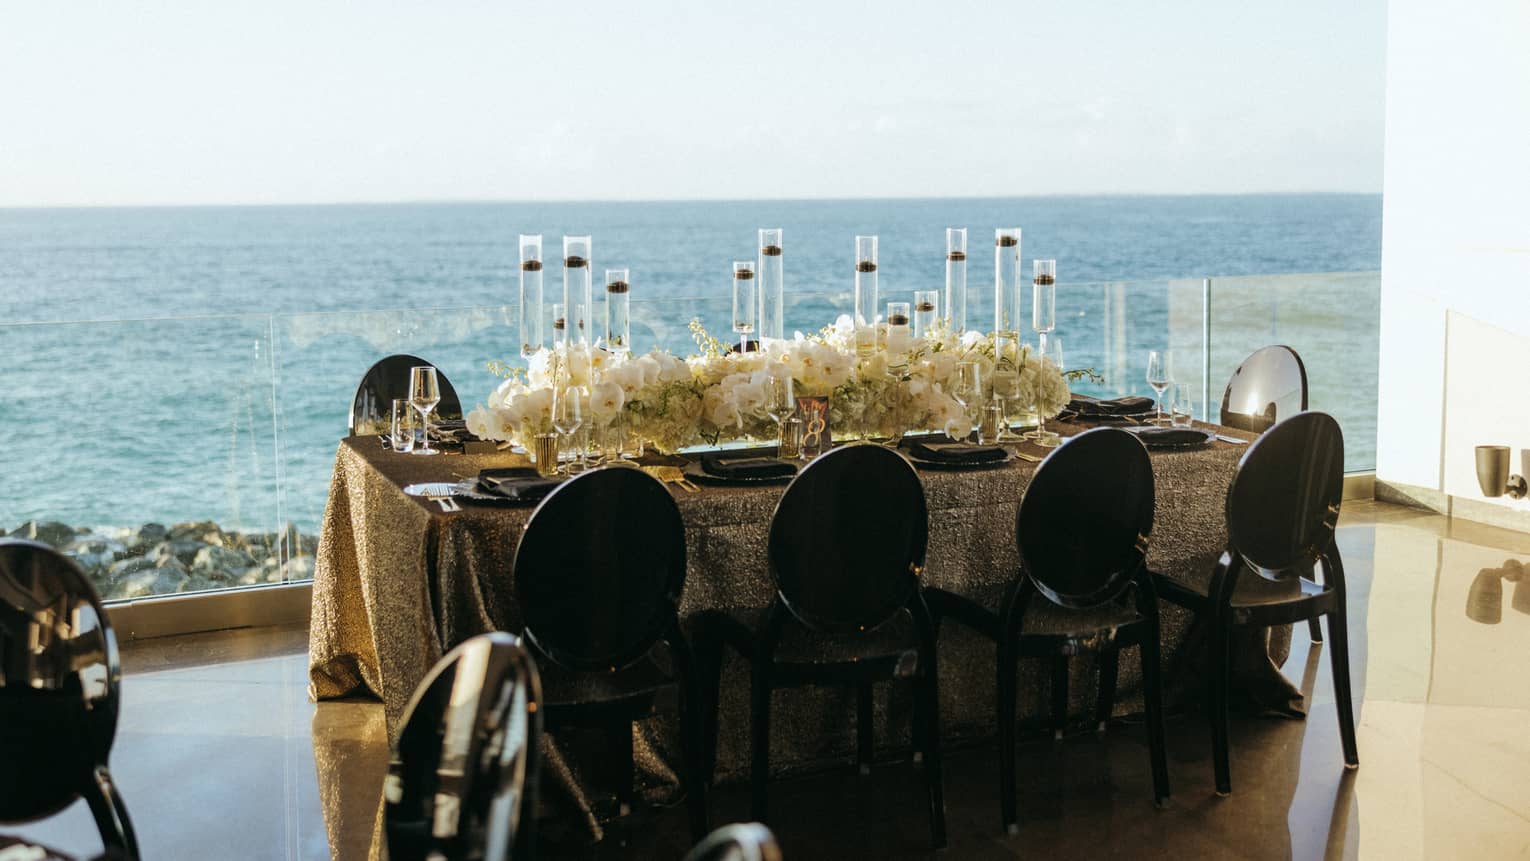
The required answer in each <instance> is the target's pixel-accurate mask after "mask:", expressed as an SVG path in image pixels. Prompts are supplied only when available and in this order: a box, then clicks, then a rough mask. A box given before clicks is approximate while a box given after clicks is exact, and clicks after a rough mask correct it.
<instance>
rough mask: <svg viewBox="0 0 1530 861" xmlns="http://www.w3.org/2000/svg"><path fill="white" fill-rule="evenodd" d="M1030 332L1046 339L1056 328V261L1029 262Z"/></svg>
mask: <svg viewBox="0 0 1530 861" xmlns="http://www.w3.org/2000/svg"><path fill="white" fill-rule="evenodd" d="M1031 271H1032V272H1033V273H1034V274H1033V275H1032V276H1031V331H1033V332H1035V333H1036V334H1038V335H1040V336H1042V337H1043V338H1045V337H1046V334H1047V333H1048V332H1050V331H1052V330H1053V329H1056V328H1057V261H1056V260H1033V261H1031Z"/></svg>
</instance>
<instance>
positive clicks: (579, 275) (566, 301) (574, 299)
mask: <svg viewBox="0 0 1530 861" xmlns="http://www.w3.org/2000/svg"><path fill="white" fill-rule="evenodd" d="M591 244H592V243H591V241H590V237H588V236H565V237H563V307H564V308H566V309H568V310H570V311H575V312H577V313H576V314H575V316H574V318H573V319H572V320H571V321H569V322H570V323H572V324H573V325H571V326H570V327H569V331H570V332H574V331H576V330H577V332H578V340H579V343H581V344H588V343H589V332H590V328H589V326H588V325H587V324H588V321H587V320H586V319H585V316H584V315H585V314H588V313H589V309H590V308H591V307H593V306H594V304H595V296H594V290H593V283H592V282H593V276H592V274H591V270H590V250H591Z"/></svg>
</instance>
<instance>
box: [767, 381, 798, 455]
mask: <svg viewBox="0 0 1530 861" xmlns="http://www.w3.org/2000/svg"><path fill="white" fill-rule="evenodd" d="M796 411H797V398H796V395H795V393H794V392H793V391H792V378H791V377H790V376H787V375H785V374H772V375H770V376H768V377H766V378H765V415H767V416H770V418H771V420H772V421H774V422H775V423H776V455H777V456H778V457H779V456H780V454H781V447H782V445H783V440H784V439H785V434H786V420H787V419H788V418H790V417H791V415H792V414H793V413H795V412H796Z"/></svg>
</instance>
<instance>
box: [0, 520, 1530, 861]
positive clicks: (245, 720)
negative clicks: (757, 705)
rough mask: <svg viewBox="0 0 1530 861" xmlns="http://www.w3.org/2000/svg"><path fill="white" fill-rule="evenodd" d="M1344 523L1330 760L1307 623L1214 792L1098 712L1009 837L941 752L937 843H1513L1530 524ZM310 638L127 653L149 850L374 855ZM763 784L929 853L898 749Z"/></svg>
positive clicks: (779, 813)
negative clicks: (941, 826)
mask: <svg viewBox="0 0 1530 861" xmlns="http://www.w3.org/2000/svg"><path fill="white" fill-rule="evenodd" d="M1340 540H1341V543H1342V549H1343V553H1344V555H1345V561H1346V569H1347V571H1348V573H1349V577H1350V612H1351V624H1352V626H1353V631H1352V634H1351V637H1352V641H1353V655H1352V659H1353V665H1354V668H1355V689H1356V692H1357V695H1358V697H1359V699H1358V702H1357V707H1358V708H1359V712H1360V713H1359V715H1358V718H1359V722H1360V756H1361V762H1362V766H1361V768H1360V769H1359V770H1358V771H1355V772H1346V771H1345V770H1344V768H1343V767H1342V764H1341V762H1342V760H1341V757H1340V752H1339V742H1338V733H1337V724H1336V720H1335V717H1334V709H1333V698H1332V695H1331V687H1330V684H1329V673H1328V661H1327V655H1326V654H1324V653H1323V651H1322V650H1321V648H1319V649H1316V650H1311V649H1309V648H1308V646H1307V643H1306V636H1305V635H1304V634H1301V633H1300V632H1299V634H1298V636H1297V638H1296V640H1297V647H1296V650H1295V651H1294V653H1293V654H1292V656H1291V659H1290V661H1289V662H1288V663H1287V665H1286V667H1285V670H1286V672H1287V674H1288V675H1289V676H1290V677H1291V678H1292V679H1293V681H1298V682H1301V683H1302V684H1303V685H1304V687H1305V689H1306V690H1309V691H1310V692H1311V696H1310V699H1309V710H1310V715H1309V717H1308V719H1307V720H1306V721H1305V722H1300V721H1285V720H1270V719H1254V718H1242V719H1235V721H1234V724H1233V745H1234V746H1233V780H1234V790H1235V792H1234V795H1233V796H1232V797H1231V798H1226V799H1220V798H1217V797H1216V796H1215V795H1214V794H1213V792H1212V786H1211V767H1210V762H1209V754H1208V744H1209V742H1208V739H1207V730H1206V725H1205V722H1204V721H1203V720H1202V719H1201V718H1200V717H1199V716H1198V715H1193V716H1188V717H1184V718H1181V719H1177V720H1174V721H1172V722H1171V723H1170V725H1169V751H1170V765H1169V767H1170V773H1171V777H1172V779H1173V781H1174V799H1173V801H1172V803H1171V805H1170V807H1169V808H1168V809H1166V810H1155V809H1154V807H1153V805H1152V804H1151V802H1150V801H1149V783H1150V781H1149V776H1148V774H1147V771H1146V768H1145V765H1146V756H1145V752H1144V751H1143V747H1142V742H1141V733H1140V729H1138V728H1137V727H1135V726H1119V727H1113V728H1112V729H1111V730H1110V731H1109V732H1108V733H1107V734H1105V735H1104V736H1099V737H1094V736H1091V737H1083V738H1076V739H1069V740H1067V741H1065V742H1063V743H1061V744H1057V745H1054V744H1052V743H1050V742H1047V741H1044V740H1043V741H1037V742H1034V743H1031V744H1028V745H1026V746H1025V747H1024V748H1023V749H1022V751H1021V756H1022V762H1021V765H1022V768H1023V773H1022V781H1023V782H1022V815H1023V817H1024V819H1025V822H1024V825H1023V827H1022V831H1021V834H1020V835H1019V836H1017V837H1013V838H1006V837H1004V836H1003V835H1001V834H1000V833H999V831H998V827H997V810H996V803H995V801H994V795H995V792H996V783H997V779H996V774H995V771H996V768H995V765H994V762H993V758H994V751H993V750H992V748H991V747H980V748H969V749H966V750H958V751H955V752H953V753H952V754H951V755H950V756H949V758H948V762H949V771H948V779H947V799H948V805H949V811H950V831H951V846H950V849H949V850H948V851H947V852H946V853H944V855H945V857H948V858H963V859H965V858H1013V857H1101V856H1106V857H1129V858H1151V857H1176V858H1178V857H1218V858H1319V857H1335V858H1337V857H1344V858H1350V857H1363V858H1386V859H1389V861H1392V859H1411V858H1430V859H1434V858H1504V857H1519V856H1530V673H1527V672H1526V666H1527V662H1530V572H1527V574H1526V576H1525V578H1524V580H1523V582H1520V583H1514V582H1502V581H1501V579H1500V573H1501V572H1500V571H1499V569H1502V568H1503V567H1504V564H1505V562H1506V561H1508V560H1525V561H1527V562H1530V535H1525V534H1522V533H1516V532H1507V531H1503V530H1498V529H1493V528H1489V527H1483V526H1478V525H1475V524H1471V523H1467V522H1464V521H1455V522H1451V521H1449V520H1446V519H1445V518H1442V517H1436V516H1432V515H1427V514H1423V513H1420V512H1416V511H1412V510H1409V509H1403V508H1396V507H1392V506H1385V505H1379V504H1373V503H1352V504H1349V505H1346V507H1345V517H1344V521H1343V523H1342V525H1341V529H1340ZM1495 584H1496V585H1497V586H1498V587H1501V597H1500V598H1499V602H1498V604H1497V605H1496V606H1497V607H1498V612H1497V613H1494V612H1493V608H1494V606H1495V603H1494V601H1493V599H1492V596H1493V595H1494V594H1495V592H1494V589H1495ZM1516 598H1518V600H1517V601H1516V600H1515V599H1516ZM1469 608H1470V609H1471V611H1472V613H1473V614H1474V615H1475V616H1476V617H1477V618H1476V619H1473V618H1469V617H1468V615H1467V612H1468V609H1469ZM1495 616H1497V617H1501V620H1500V621H1498V622H1497V623H1496V624H1490V623H1489V620H1491V619H1493V618H1494V617H1495ZM305 649H306V638H305V634H304V632H303V631H301V630H264V631H253V632H251V631H245V632H235V633H227V634H218V635H200V636H194V637H182V638H174V639H169V640H162V641H153V642H150V643H148V644H140V645H138V646H136V647H135V648H132V649H130V650H129V651H128V652H127V654H126V664H127V670H128V677H127V680H126V681H125V683H124V702H125V705H124V712H123V717H122V724H121V729H120V732H119V735H118V739H117V746H116V751H115V756H114V760H113V764H114V771H115V773H116V775H117V778H118V781H119V785H120V786H121V788H122V791H123V793H124V795H125V796H126V798H127V800H128V803H129V805H130V809H131V810H132V813H133V817H134V820H135V822H136V824H137V826H138V831H139V835H140V842H141V844H142V847H143V850H144V853H145V857H147V858H150V859H160V858H173V859H179V858H238V859H259V858H324V857H329V856H331V855H333V857H338V858H366V857H368V856H369V854H370V851H369V850H370V847H371V845H372V843H373V838H374V832H375V831H376V827H377V811H378V792H379V786H380V781H381V778H382V774H383V772H384V770H385V768H386V763H387V749H386V742H385V732H384V729H383V723H382V713H381V709H380V707H379V706H377V705H375V704H372V703H365V702H354V703H342V702H336V703H322V704H319V705H317V706H315V705H314V704H313V703H310V702H308V701H307V699H306V696H305V664H306V654H305ZM321 775H322V780H321ZM321 783H322V784H323V785H325V786H331V787H338V788H339V791H338V792H334V793H322V792H321V791H320V786H321ZM326 795H330V796H332V797H330V798H328V799H326V797H325V796H326ZM772 800H773V805H774V807H773V814H774V816H775V820H776V822H777V824H778V825H779V826H780V830H781V831H782V835H783V839H784V842H785V844H786V856H787V858H788V859H791V861H796V859H807V858H832V857H838V858H912V857H924V856H925V855H927V854H928V853H926V852H925V850H924V846H925V841H926V840H927V836H928V833H927V820H926V818H925V816H924V807H923V804H922V795H921V791H920V784H919V782H918V781H917V778H916V776H915V774H914V773H913V772H912V770H911V769H909V768H908V767H906V766H903V765H888V766H886V767H879V768H878V769H876V770H875V771H874V772H873V775H872V777H870V778H860V777H857V776H855V775H854V774H853V773H852V771H851V769H848V768H847V769H846V770H845V771H844V772H839V773H834V774H827V775H822V776H818V777H812V778H805V779H799V780H794V781H791V782H790V783H787V784H784V785H782V786H781V787H780V789H778V790H776V791H775V792H774V794H773V795H772ZM716 802H717V803H716V807H715V810H716V814H717V817H716V818H717V819H718V820H719V821H722V820H724V819H728V818H737V817H742V816H743V815H744V813H745V811H746V809H747V805H746V800H745V798H744V796H743V794H742V793H741V792H740V791H739V789H738V788H728V787H725V788H723V789H722V790H721V791H719V792H718V793H717V797H716ZM17 830H19V831H20V833H23V834H26V835H28V836H31V837H34V838H36V839H38V840H42V841H44V842H49V843H53V844H55V845H59V846H61V847H63V848H66V849H72V850H75V851H81V852H86V851H90V850H92V849H94V848H97V847H98V846H99V843H98V841H97V839H96V837H95V835H94V828H93V827H92V825H91V821H90V817H89V815H88V813H87V812H86V811H85V810H84V808H83V806H81V805H76V807H74V808H71V809H70V810H68V811H66V812H65V813H64V814H62V815H60V816H59V817H57V818H55V819H53V820H50V821H48V822H46V823H41V824H35V825H32V826H28V827H26V828H23V829H17ZM686 843H687V839H686V836H685V834H684V816H683V814H682V813H681V812H680V811H678V810H673V811H663V812H660V813H657V814H655V816H654V817H653V820H652V821H651V822H649V823H647V824H646V825H644V826H641V827H639V828H638V829H637V834H636V836H634V838H633V840H632V844H631V845H630V846H629V847H627V848H626V849H623V848H622V847H620V846H617V845H615V844H614V842H611V843H610V844H609V845H606V846H604V847H602V848H601V850H600V851H599V852H598V853H597V854H598V855H599V856H600V857H635V858H679V857H680V855H681V854H682V853H683V850H684V847H685V844H686Z"/></svg>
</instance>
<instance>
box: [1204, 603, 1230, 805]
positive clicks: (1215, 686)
mask: <svg viewBox="0 0 1530 861" xmlns="http://www.w3.org/2000/svg"><path fill="white" fill-rule="evenodd" d="M1216 615H1217V614H1214V618H1213V620H1212V622H1211V636H1210V646H1211V656H1210V657H1211V660H1210V679H1209V682H1210V683H1209V685H1208V688H1209V690H1208V696H1207V697H1206V717H1207V719H1208V721H1209V722H1210V723H1211V760H1212V768H1213V769H1214V770H1215V773H1216V782H1217V795H1222V796H1227V795H1231V794H1232V776H1231V769H1230V767H1229V766H1228V762H1227V756H1228V754H1227V746H1228V726H1227V696H1228V693H1227V691H1228V674H1229V672H1230V671H1231V664H1232V655H1231V651H1232V630H1231V629H1232V626H1231V625H1230V624H1228V622H1229V620H1227V619H1225V618H1215V616H1216Z"/></svg>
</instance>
